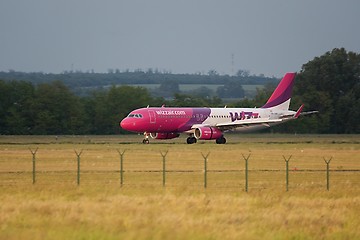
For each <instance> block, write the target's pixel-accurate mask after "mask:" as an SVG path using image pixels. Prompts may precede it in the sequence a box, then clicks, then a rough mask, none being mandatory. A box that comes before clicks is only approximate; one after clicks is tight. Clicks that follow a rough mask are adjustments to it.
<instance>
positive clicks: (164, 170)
mask: <svg viewBox="0 0 360 240" xmlns="http://www.w3.org/2000/svg"><path fill="white" fill-rule="evenodd" d="M168 152H169V150H167V151H166V152H165V153H162V152H161V151H160V154H161V156H162V158H163V160H162V163H163V187H165V182H166V178H165V177H166V176H165V174H166V164H165V162H166V159H165V158H166V155H167V154H168Z"/></svg>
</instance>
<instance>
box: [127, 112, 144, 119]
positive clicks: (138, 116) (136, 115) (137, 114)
mask: <svg viewBox="0 0 360 240" xmlns="http://www.w3.org/2000/svg"><path fill="white" fill-rule="evenodd" d="M128 117H129V118H142V117H143V116H142V114H140V113H135V114H134V113H130V114H129V116H128Z"/></svg>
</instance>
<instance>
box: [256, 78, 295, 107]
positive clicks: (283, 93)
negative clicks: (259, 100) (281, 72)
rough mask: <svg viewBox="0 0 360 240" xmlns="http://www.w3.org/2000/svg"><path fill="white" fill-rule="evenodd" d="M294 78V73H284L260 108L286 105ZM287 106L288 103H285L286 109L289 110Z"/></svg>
mask: <svg viewBox="0 0 360 240" xmlns="http://www.w3.org/2000/svg"><path fill="white" fill-rule="evenodd" d="M295 76H296V73H286V74H285V76H284V77H283V79H282V80H281V81H280V83H279V85H278V86H277V87H276V89H275V91H274V92H273V94H272V95H271V97H270V98H269V100H268V101H267V102H266V104H265V105H264V106H262V108H272V107H276V106H279V105H282V104H283V103H286V102H287V101H288V100H289V99H291V93H292V89H293V86H294V80H295ZM289 104H290V101H289V102H288V103H287V109H288V108H289ZM285 108H286V107H285Z"/></svg>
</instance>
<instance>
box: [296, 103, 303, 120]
mask: <svg viewBox="0 0 360 240" xmlns="http://www.w3.org/2000/svg"><path fill="white" fill-rule="evenodd" d="M303 108H304V104H302V105H301V106H300V107H299V109H298V110H297V111H296V113H295V116H294V118H295V119H296V118H298V117H299V116H300V114H301V112H302V110H303Z"/></svg>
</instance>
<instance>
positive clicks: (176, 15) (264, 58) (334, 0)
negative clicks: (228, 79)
mask: <svg viewBox="0 0 360 240" xmlns="http://www.w3.org/2000/svg"><path fill="white" fill-rule="evenodd" d="M359 10H360V1H358V0H344V1H338V0H301V1H295V0H31V1H28V0H1V1H0V33H1V34H0V71H9V70H15V71H24V72H44V73H61V72H63V71H71V70H74V71H83V72H86V71H94V72H108V70H109V69H119V70H120V71H125V70H126V69H129V70H130V71H133V70H136V69H143V70H147V69H149V68H152V69H158V70H159V71H170V72H172V73H204V74H207V73H208V72H209V70H216V71H217V72H218V73H219V74H229V75H233V74H235V73H236V72H237V70H239V69H242V70H248V71H250V73H251V74H256V75H258V74H264V75H265V76H269V77H270V76H275V77H281V76H282V75H283V74H284V73H285V72H292V71H300V70H301V67H302V65H303V64H305V63H307V62H308V61H310V60H312V59H313V58H314V57H317V56H321V55H323V54H324V53H326V52H327V51H331V50H332V49H333V48H341V47H344V48H345V49H346V50H347V51H354V52H357V53H360V27H359V23H360V14H359Z"/></svg>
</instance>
